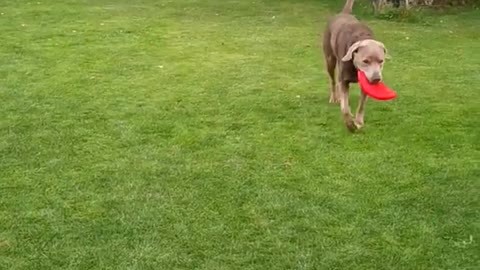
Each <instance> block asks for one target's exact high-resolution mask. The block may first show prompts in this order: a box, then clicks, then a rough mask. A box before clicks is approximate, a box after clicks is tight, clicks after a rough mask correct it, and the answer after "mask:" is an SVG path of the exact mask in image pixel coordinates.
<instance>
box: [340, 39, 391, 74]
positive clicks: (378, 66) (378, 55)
mask: <svg viewBox="0 0 480 270" xmlns="http://www.w3.org/2000/svg"><path fill="white" fill-rule="evenodd" d="M386 54H387V50H386V49H385V45H383V43H381V42H379V41H376V40H373V39H366V40H361V41H357V42H355V43H354V44H353V45H352V46H350V48H348V51H347V53H346V54H345V56H344V57H343V58H342V61H345V62H347V61H350V60H352V59H353V64H354V65H355V67H356V68H357V69H358V70H361V71H363V73H365V76H366V77H367V79H368V80H369V81H370V82H371V83H378V82H380V81H382V69H383V62H384V61H385V58H386V57H387V55H386Z"/></svg>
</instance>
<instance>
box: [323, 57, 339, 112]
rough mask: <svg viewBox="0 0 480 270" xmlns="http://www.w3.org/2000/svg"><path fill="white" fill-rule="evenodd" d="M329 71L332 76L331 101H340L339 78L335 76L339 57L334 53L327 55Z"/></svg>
mask: <svg viewBox="0 0 480 270" xmlns="http://www.w3.org/2000/svg"><path fill="white" fill-rule="evenodd" d="M326 62H327V71H328V75H329V76H330V101H329V102H330V103H338V102H339V101H340V99H339V98H338V93H337V79H336V78H335V67H336V65H337V59H336V58H335V56H333V55H328V56H327V57H326Z"/></svg>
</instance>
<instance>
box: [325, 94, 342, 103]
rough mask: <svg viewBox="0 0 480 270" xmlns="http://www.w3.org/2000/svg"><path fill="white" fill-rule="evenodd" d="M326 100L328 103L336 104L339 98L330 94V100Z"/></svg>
mask: <svg viewBox="0 0 480 270" xmlns="http://www.w3.org/2000/svg"><path fill="white" fill-rule="evenodd" d="M328 102H329V103H330V104H338V103H340V99H339V98H338V97H337V96H336V95H332V94H330V100H329V101H328Z"/></svg>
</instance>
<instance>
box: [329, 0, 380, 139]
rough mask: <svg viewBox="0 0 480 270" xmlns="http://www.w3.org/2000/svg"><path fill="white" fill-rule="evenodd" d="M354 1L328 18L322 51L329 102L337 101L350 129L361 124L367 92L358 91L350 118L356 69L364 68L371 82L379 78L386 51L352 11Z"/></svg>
mask: <svg viewBox="0 0 480 270" xmlns="http://www.w3.org/2000/svg"><path fill="white" fill-rule="evenodd" d="M353 2H354V0H347V1H346V3H345V6H344V7H343V10H342V11H341V12H340V13H339V14H337V15H336V16H334V17H333V18H331V19H330V20H329V21H328V22H327V27H326V29H325V32H324V35H323V53H324V56H325V62H326V67H327V71H328V75H329V77H330V84H331V85H330V86H331V88H330V103H340V108H341V112H342V116H343V120H344V122H345V125H346V126H347V128H348V130H350V131H351V132H354V131H356V130H359V129H361V128H362V127H363V125H364V109H365V103H366V101H367V96H366V95H365V94H364V93H363V92H362V91H360V92H361V96H360V101H359V104H358V107H357V111H356V115H355V119H353V115H352V114H351V111H350V105H349V86H350V83H357V82H358V78H357V70H361V71H363V72H364V73H365V76H366V77H367V79H368V80H369V81H370V83H378V82H381V81H382V70H383V64H384V61H385V58H386V54H387V50H386V49H385V45H384V44H383V43H382V42H380V41H377V40H375V38H374V35H373V31H372V30H371V29H370V28H369V27H368V26H366V25H365V24H363V23H361V22H360V21H358V20H357V19H356V18H355V17H354V16H353V15H352V14H351V13H352V7H353ZM336 67H337V69H338V70H337V73H338V74H337V77H335V68H336Z"/></svg>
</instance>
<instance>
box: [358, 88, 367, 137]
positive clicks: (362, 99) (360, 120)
mask: <svg viewBox="0 0 480 270" xmlns="http://www.w3.org/2000/svg"><path fill="white" fill-rule="evenodd" d="M365 103H367V95H365V93H363V92H362V91H360V101H359V102H358V108H357V113H356V115H355V125H356V126H357V128H358V129H361V128H362V127H363V123H364V122H363V111H364V109H365Z"/></svg>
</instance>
